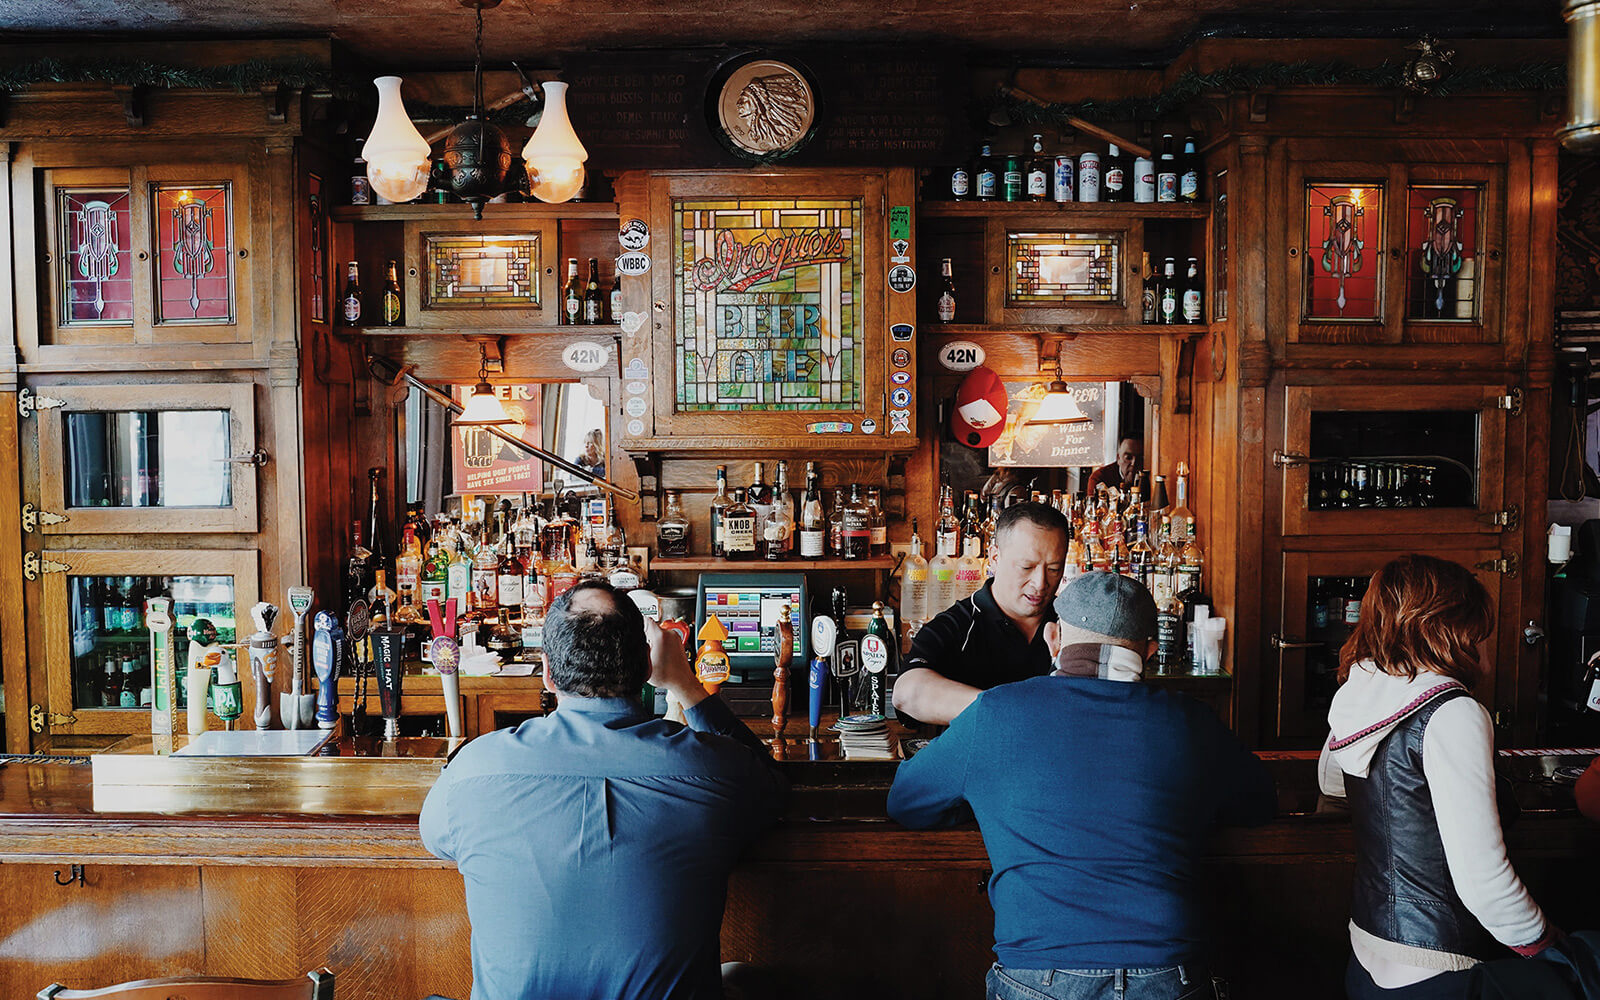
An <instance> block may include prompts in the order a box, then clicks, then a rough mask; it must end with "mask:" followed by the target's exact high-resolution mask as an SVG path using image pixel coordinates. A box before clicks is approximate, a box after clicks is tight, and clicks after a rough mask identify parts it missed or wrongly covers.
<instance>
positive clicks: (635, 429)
mask: <svg viewBox="0 0 1600 1000" xmlns="http://www.w3.org/2000/svg"><path fill="white" fill-rule="evenodd" d="M628 433H629V434H632V435H633V436H634V437H643V436H644V421H643V420H630V421H628Z"/></svg>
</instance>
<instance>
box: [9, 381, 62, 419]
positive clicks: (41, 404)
mask: <svg viewBox="0 0 1600 1000" xmlns="http://www.w3.org/2000/svg"><path fill="white" fill-rule="evenodd" d="M66 405H67V403H66V400H64V399H56V398H55V397H53V396H35V395H34V394H33V390H32V389H28V388H24V389H22V390H21V391H20V392H18V393H17V412H18V413H19V414H21V415H22V416H23V417H24V418H27V417H31V416H33V411H34V410H53V409H55V408H56V407H58V406H66Z"/></svg>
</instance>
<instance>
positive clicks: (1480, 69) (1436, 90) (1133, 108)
mask: <svg viewBox="0 0 1600 1000" xmlns="http://www.w3.org/2000/svg"><path fill="white" fill-rule="evenodd" d="M1404 83H1405V65H1404V64H1400V63H1391V62H1383V63H1381V64H1379V65H1377V66H1352V65H1350V64H1349V63H1342V62H1321V63H1313V62H1293V63H1259V64H1252V65H1247V66H1230V67H1228V68H1227V69H1221V70H1217V71H1216V72H1212V73H1198V72H1195V71H1194V70H1185V71H1184V72H1183V73H1180V74H1179V75H1178V77H1177V78H1176V79H1174V80H1173V81H1172V84H1171V85H1170V86H1169V87H1167V89H1165V90H1163V91H1162V92H1161V93H1159V94H1152V95H1150V96H1148V97H1129V98H1123V99H1121V100H1115V101H1098V100H1094V99H1092V98H1091V99H1089V100H1084V101H1077V102H1075V103H1062V104H1051V105H1049V106H1047V107H1040V106H1039V105H1037V104H1034V103H1033V102H1031V101H1027V100H1024V99H1022V98H1018V97H1014V96H1011V95H998V94H997V95H995V96H994V97H991V98H990V99H989V102H988V105H987V107H986V110H987V111H991V112H992V111H996V110H1003V111H1005V112H1006V113H1008V114H1009V115H1010V116H1011V120H1012V121H1017V122H1025V123H1028V124H1033V125H1054V126H1061V125H1065V124H1066V123H1067V119H1068V118H1069V117H1077V118H1084V119H1088V120H1091V121H1134V120H1139V119H1150V118H1165V117H1167V116H1169V115H1172V114H1174V113H1176V112H1178V111H1180V110H1181V109H1182V108H1184V107H1185V106H1186V105H1188V104H1189V103H1190V102H1191V101H1193V100H1195V99H1196V98H1199V97H1203V96H1206V95H1208V94H1217V93H1229V92H1233V91H1241V90H1257V89H1259V88H1262V87H1319V86H1320V87H1332V86H1366V87H1400V86H1403V85H1404ZM1566 85H1567V68H1566V66H1565V65H1564V64H1562V63H1532V64H1529V65H1525V66H1469V67H1464V68H1462V69H1452V70H1448V71H1447V73H1446V75H1445V78H1444V79H1443V80H1441V81H1439V83H1437V84H1436V85H1435V86H1434V87H1433V89H1432V90H1431V91H1430V93H1432V94H1434V95H1436V96H1440V97H1443V96H1448V95H1450V94H1459V93H1468V92H1473V91H1480V92H1481V91H1507V90H1560V89H1562V88H1563V87H1565V86H1566Z"/></svg>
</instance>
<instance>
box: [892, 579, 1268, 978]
mask: <svg viewBox="0 0 1600 1000" xmlns="http://www.w3.org/2000/svg"><path fill="white" fill-rule="evenodd" d="M1055 610H1056V615H1057V621H1055V622H1051V623H1049V624H1046V625H1045V626H1044V628H1045V641H1046V643H1047V644H1048V645H1049V647H1050V654H1051V656H1052V657H1053V659H1054V664H1055V672H1054V673H1052V674H1051V675H1049V676H1047V677H1035V678H1033V679H1031V680H1024V681H1018V682H1016V683H1013V684H1002V685H1000V686H999V687H995V688H991V689H989V690H988V691H985V692H983V693H982V694H980V695H978V697H977V700H975V701H974V702H973V703H972V704H971V705H970V706H969V707H968V708H967V709H966V710H965V711H963V712H962V713H961V714H960V715H958V716H956V717H955V720H954V721H953V722H952V723H951V725H950V728H949V729H948V730H947V731H946V732H945V733H944V734H943V735H941V736H940V737H939V738H938V739H935V740H934V741H933V742H932V743H929V744H928V745H927V746H926V747H925V748H923V750H922V752H921V753H918V754H917V755H916V756H915V757H913V758H912V759H911V760H909V761H907V762H906V763H904V764H901V765H900V770H899V773H898V774H896V775H895V780H894V787H893V788H891V789H890V791H889V815H890V816H892V817H894V818H895V819H896V820H899V821H900V822H901V823H904V824H905V825H906V826H911V827H932V826H953V825H955V824H957V823H962V822H966V821H969V820H971V819H973V818H976V819H977V821H978V828H979V830H980V831H981V832H982V833H983V843H984V847H985V848H986V849H987V850H988V852H989V863H990V865H991V866H992V867H993V869H994V875H993V876H992V877H991V878H990V879H989V900H990V902H991V903H992V904H993V905H994V936H995V956H996V957H997V958H998V959H999V961H998V962H997V963H996V964H995V966H994V968H992V969H991V970H990V971H989V977H988V989H987V991H986V994H985V995H986V996H988V997H990V998H995V1000H1037V998H1039V997H1049V998H1059V1000H1091V998H1093V1000H1099V998H1102V997H1103V998H1105V1000H1178V998H1182V1000H1190V998H1200V997H1210V996H1211V995H1212V984H1211V980H1210V977H1209V975H1208V974H1207V972H1206V970H1205V968H1204V959H1205V955H1204V943H1203V935H1202V931H1201V920H1202V918H1201V915H1200V912H1199V910H1200V907H1199V900H1198V899H1197V898H1196V895H1197V889H1196V886H1195V867H1196V864H1197V862H1198V861H1199V858H1200V854H1201V852H1202V851H1203V850H1204V848H1205V845H1206V841H1207V838H1208V836H1209V834H1210V832H1211V830H1212V828H1213V827H1214V826H1215V825H1216V824H1218V823H1229V824H1242V825H1250V824H1257V823H1264V822H1266V821H1267V820H1268V819H1270V818H1271V817H1272V814H1273V810H1274V806H1275V797H1274V794H1273V787H1272V778H1271V777H1270V776H1269V775H1268V774H1267V771H1266V768H1265V767H1263V766H1262V764H1261V762H1260V761H1259V760H1257V759H1256V757H1255V755H1253V754H1251V753H1250V752H1249V751H1247V750H1245V749H1244V747H1243V746H1241V745H1240V744H1239V742H1238V740H1237V739H1236V738H1235V737H1234V736H1233V734H1232V733H1230V732H1229V731H1228V730H1227V729H1226V728H1225V727H1224V726H1223V725H1222V723H1221V722H1220V721H1219V720H1218V719H1217V717H1216V715H1215V714H1213V713H1212V712H1211V710H1210V709H1209V708H1206V707H1205V706H1204V705H1202V704H1200V703H1199V702H1197V701H1194V700H1193V699H1191V698H1188V697H1186V696H1185V695H1182V694H1178V693H1176V692H1171V691H1163V690H1158V689H1156V688H1152V687H1147V686H1145V685H1144V684H1142V683H1140V681H1141V679H1142V677H1143V673H1144V660H1145V658H1146V657H1147V656H1148V655H1149V653H1150V651H1151V647H1152V643H1151V641H1150V640H1151V638H1152V637H1153V636H1154V634H1155V626H1156V621H1155V619H1156V611H1155V604H1154V602H1153V601H1152V600H1151V599H1150V594H1149V592H1148V591H1146V590H1145V589H1144V587H1142V586H1141V585H1140V584H1138V583H1137V582H1135V581H1134V580H1131V579H1129V578H1128V577H1124V576H1118V575H1116V574H1114V573H1087V574H1084V575H1083V576H1081V577H1079V578H1078V579H1076V580H1074V581H1073V582H1072V583H1071V584H1069V585H1068V586H1067V587H1066V589H1065V590H1063V591H1062V592H1061V593H1060V594H1059V595H1057V597H1056V599H1055Z"/></svg>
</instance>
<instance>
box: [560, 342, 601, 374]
mask: <svg viewBox="0 0 1600 1000" xmlns="http://www.w3.org/2000/svg"><path fill="white" fill-rule="evenodd" d="M609 360H611V350H610V348H608V347H606V345H605V344H597V343H595V342H594V341H592V340H580V341H577V342H575V343H571V344H568V345H567V349H566V350H564V351H562V352H561V363H562V364H564V365H566V366H567V367H568V368H571V369H572V370H573V371H575V372H597V371H599V370H600V369H602V368H604V367H605V366H606V362H607V361H609Z"/></svg>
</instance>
